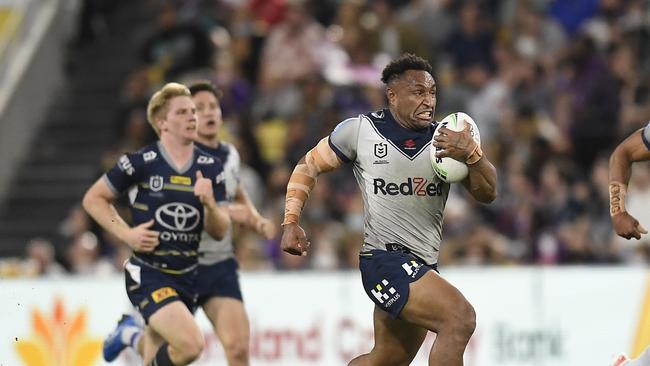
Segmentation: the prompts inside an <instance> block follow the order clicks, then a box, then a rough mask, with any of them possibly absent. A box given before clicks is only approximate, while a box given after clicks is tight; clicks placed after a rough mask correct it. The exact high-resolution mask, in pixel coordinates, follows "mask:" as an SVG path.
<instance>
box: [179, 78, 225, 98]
mask: <svg viewBox="0 0 650 366" xmlns="http://www.w3.org/2000/svg"><path fill="white" fill-rule="evenodd" d="M188 89H190V93H191V94H192V96H195V95H197V94H198V93H200V92H202V91H207V92H210V93H212V95H214V97H215V98H217V100H219V99H221V96H223V93H222V92H221V90H219V89H218V88H217V87H216V86H215V85H214V84H212V83H211V82H209V81H207V80H199V81H195V82H193V83H191V84H190V85H189V86H188Z"/></svg>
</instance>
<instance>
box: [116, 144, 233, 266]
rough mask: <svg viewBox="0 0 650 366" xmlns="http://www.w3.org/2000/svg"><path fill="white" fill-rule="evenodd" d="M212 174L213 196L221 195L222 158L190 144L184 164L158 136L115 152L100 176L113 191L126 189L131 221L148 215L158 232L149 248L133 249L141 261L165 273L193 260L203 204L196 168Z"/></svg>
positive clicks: (219, 198)
mask: <svg viewBox="0 0 650 366" xmlns="http://www.w3.org/2000/svg"><path fill="white" fill-rule="evenodd" d="M197 171H201V173H202V174H203V176H204V177H205V178H208V179H210V180H212V186H213V188H214V197H215V200H216V201H217V202H222V201H225V199H226V194H225V185H224V180H225V177H224V172H223V165H222V163H221V161H220V160H219V159H218V158H216V157H214V156H212V155H209V154H208V153H206V152H204V151H202V150H199V149H198V148H197V147H194V152H193V157H192V159H190V160H189V162H188V163H187V164H186V166H184V167H180V168H177V167H175V166H174V164H173V163H172V160H171V159H170V157H169V155H168V154H167V153H166V152H165V149H164V147H163V146H162V144H160V142H156V143H154V144H151V145H149V146H146V147H144V148H143V149H141V150H140V151H138V152H136V153H132V154H126V155H123V156H122V157H120V159H119V160H118V162H117V164H116V165H115V166H114V167H113V168H112V169H110V170H109V171H108V172H107V173H106V174H105V175H104V179H105V181H106V183H107V184H108V186H109V187H110V188H111V189H112V190H113V192H115V193H116V194H121V193H124V192H127V191H128V194H129V201H130V203H131V213H132V216H133V225H134V226H136V225H140V224H142V223H145V222H147V221H149V220H151V219H154V221H155V224H154V226H153V227H152V228H151V230H156V231H159V232H160V236H159V241H160V244H159V245H158V246H157V247H156V249H155V250H154V251H153V252H150V253H144V252H135V253H134V256H135V257H136V258H138V259H140V260H141V261H144V262H145V263H147V264H149V265H150V266H153V267H156V268H158V269H160V270H163V271H164V272H168V273H182V272H183V271H184V270H187V269H189V268H191V267H194V266H195V265H196V264H197V260H198V246H199V242H200V241H201V232H202V231H203V217H204V214H203V205H202V204H201V202H200V201H199V199H198V197H196V196H194V184H195V182H196V172H197Z"/></svg>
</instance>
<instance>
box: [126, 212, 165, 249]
mask: <svg viewBox="0 0 650 366" xmlns="http://www.w3.org/2000/svg"><path fill="white" fill-rule="evenodd" d="M153 224H154V220H153V219H151V220H149V221H147V222H145V223H143V224H140V225H138V226H135V227H132V228H130V229H129V230H128V231H127V232H126V234H125V236H124V238H123V240H124V242H126V244H127V245H128V246H130V247H131V249H133V250H134V251H136V252H151V251H152V250H154V249H155V248H156V247H157V246H158V244H159V241H158V235H159V234H160V232H158V231H155V230H149V229H150V228H151V227H152V226H153Z"/></svg>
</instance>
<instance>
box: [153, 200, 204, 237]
mask: <svg viewBox="0 0 650 366" xmlns="http://www.w3.org/2000/svg"><path fill="white" fill-rule="evenodd" d="M200 219H201V215H199V210H197V209H196V208H194V207H193V206H191V205H188V204H187V203H181V202H174V203H168V204H166V205H163V206H160V207H159V208H158V209H157V210H156V221H158V222H159V223H160V225H162V226H163V227H165V228H167V229H169V230H175V231H191V230H193V229H194V228H195V227H196V226H197V225H198V224H199V221H200Z"/></svg>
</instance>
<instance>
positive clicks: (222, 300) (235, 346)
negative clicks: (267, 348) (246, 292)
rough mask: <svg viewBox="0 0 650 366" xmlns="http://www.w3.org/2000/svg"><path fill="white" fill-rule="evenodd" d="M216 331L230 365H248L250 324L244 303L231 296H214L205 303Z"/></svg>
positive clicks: (205, 308) (206, 312)
mask: <svg viewBox="0 0 650 366" xmlns="http://www.w3.org/2000/svg"><path fill="white" fill-rule="evenodd" d="M203 311H204V312H205V315H206V316H207V317H208V319H210V322H211V323H212V326H213V327H214V332H215V334H216V335H217V337H219V340H220V341H221V344H223V348H224V350H225V351H226V358H227V360H228V365H229V366H248V351H249V342H250V325H249V322H248V316H247V315H246V310H245V309H244V304H243V303H242V302H241V301H239V300H237V299H233V298H229V297H213V298H211V299H210V300H208V301H207V302H206V303H205V304H203Z"/></svg>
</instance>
